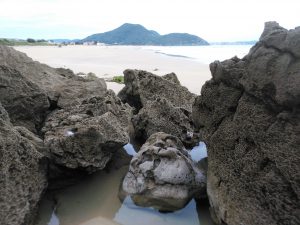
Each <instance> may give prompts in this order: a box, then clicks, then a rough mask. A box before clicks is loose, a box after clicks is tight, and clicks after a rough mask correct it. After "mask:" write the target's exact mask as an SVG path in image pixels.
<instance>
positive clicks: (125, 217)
mask: <svg viewBox="0 0 300 225" xmlns="http://www.w3.org/2000/svg"><path fill="white" fill-rule="evenodd" d="M114 220H115V221H117V222H118V223H120V224H123V225H150V224H151V225H152V224H153V225H182V224H186V225H199V224H200V223H199V219H198V214H197V209H196V202H195V200H192V201H190V203H189V204H188V205H187V206H186V207H185V208H183V209H181V210H178V211H176V212H173V213H160V212H158V211H157V210H154V209H152V208H143V207H140V206H136V205H135V204H134V203H133V201H132V200H131V198H130V197H129V196H127V197H126V198H125V200H124V202H123V204H122V207H121V208H120V209H119V211H118V212H117V213H116V215H115V218H114Z"/></svg>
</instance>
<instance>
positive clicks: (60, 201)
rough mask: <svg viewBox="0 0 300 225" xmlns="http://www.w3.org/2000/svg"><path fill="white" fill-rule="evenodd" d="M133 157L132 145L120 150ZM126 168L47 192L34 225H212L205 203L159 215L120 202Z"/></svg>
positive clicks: (196, 151)
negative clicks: (120, 191) (121, 185)
mask: <svg viewBox="0 0 300 225" xmlns="http://www.w3.org/2000/svg"><path fill="white" fill-rule="evenodd" d="M124 150H125V151H126V152H127V153H128V154H130V155H134V154H136V152H135V150H134V148H133V146H132V145H130V144H128V145H126V146H124ZM190 155H191V156H192V158H193V160H194V161H199V160H200V159H202V158H204V157H206V148H205V144H204V143H202V142H200V144H199V146H196V147H194V148H193V149H192V151H190ZM127 170H128V167H127V166H125V167H122V168H120V169H113V170H111V171H110V172H105V171H100V172H97V173H95V174H92V175H90V176H88V177H86V178H84V179H82V180H81V181H80V182H79V183H77V184H75V185H73V186H71V187H68V188H65V189H63V190H60V191H56V192H48V193H47V194H46V195H45V197H44V198H43V200H42V202H41V207H40V209H39V213H38V217H37V220H36V223H35V225H116V224H121V225H180V224H184V225H212V224H213V222H212V221H211V219H210V215H209V210H208V203H207V202H206V201H203V202H196V201H195V200H194V199H192V200H191V201H190V202H189V203H188V204H187V205H186V206H185V208H183V209H181V210H178V211H176V212H172V213H160V212H158V211H157V210H154V209H152V208H144V207H139V206H136V205H135V204H134V203H133V201H132V200H131V198H130V196H127V197H126V198H125V199H124V201H123V202H121V201H120V200H119V197H118V193H119V187H120V183H121V180H122V178H123V177H124V175H125V174H126V172H127Z"/></svg>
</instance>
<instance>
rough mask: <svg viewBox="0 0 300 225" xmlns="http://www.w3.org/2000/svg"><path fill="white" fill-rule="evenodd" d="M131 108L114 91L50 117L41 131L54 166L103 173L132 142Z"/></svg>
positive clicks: (59, 111) (56, 112) (57, 112)
mask: <svg viewBox="0 0 300 225" xmlns="http://www.w3.org/2000/svg"><path fill="white" fill-rule="evenodd" d="M130 119H131V107H130V106H128V105H127V104H123V103H122V102H121V100H120V99H119V98H117V97H116V96H115V94H114V93H113V92H112V91H107V92H106V94H105V95H104V96H97V97H92V98H89V99H87V100H85V101H83V102H82V104H80V105H77V106H73V107H67V108H65V109H61V110H57V111H54V112H53V113H51V114H50V115H49V116H48V117H47V120H46V122H45V126H44V127H43V129H42V131H43V133H44V142H45V145H46V146H47V147H48V148H49V151H50V155H51V159H52V160H53V162H54V163H55V164H58V165H61V166H63V167H65V168H69V169H80V170H85V171H88V172H93V171H96V170H100V169H103V168H104V167H105V166H106V164H107V163H108V161H109V160H110V159H111V157H112V156H113V153H114V152H115V151H117V150H119V149H120V148H122V146H124V145H125V144H127V143H128V142H129V128H130V123H131V122H130Z"/></svg>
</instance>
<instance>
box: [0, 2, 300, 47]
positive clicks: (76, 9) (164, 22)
mask: <svg viewBox="0 0 300 225" xmlns="http://www.w3.org/2000/svg"><path fill="white" fill-rule="evenodd" d="M299 9H300V1H299V0H252V1H250V0H0V38H20V39H26V38H35V39H54V38H67V39H77V38H78V39H81V38H85V37H87V36H89V35H91V34H94V33H102V32H105V31H109V30H112V29H115V28H117V27H119V26H120V25H122V24H123V23H134V24H141V25H143V26H145V27H146V28H147V29H150V30H155V31H157V32H159V33H160V34H167V33H172V32H180V33H190V34H195V35H197V36H199V37H201V38H203V39H205V40H207V41H209V42H219V41H247V40H258V38H259V36H260V34H261V33H262V31H263V27H264V22H266V21H277V22H278V23H279V24H280V25H281V26H283V27H285V28H287V29H293V28H295V27H297V26H300V13H299Z"/></svg>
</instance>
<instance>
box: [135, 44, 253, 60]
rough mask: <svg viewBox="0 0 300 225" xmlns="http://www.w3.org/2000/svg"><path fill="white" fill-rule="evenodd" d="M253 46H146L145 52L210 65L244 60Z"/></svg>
mask: <svg viewBox="0 0 300 225" xmlns="http://www.w3.org/2000/svg"><path fill="white" fill-rule="evenodd" d="M252 46H253V45H208V46H144V47H141V48H143V49H145V50H149V51H154V52H155V53H157V54H163V55H168V56H174V57H182V58H187V59H192V60H196V61H199V62H201V63H204V64H210V63H211V62H213V61H215V60H219V61H223V60H226V59H230V58H232V57H233V56H237V57H239V58H243V57H244V56H245V55H246V54H248V52H249V50H250V49H251V47H252Z"/></svg>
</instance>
